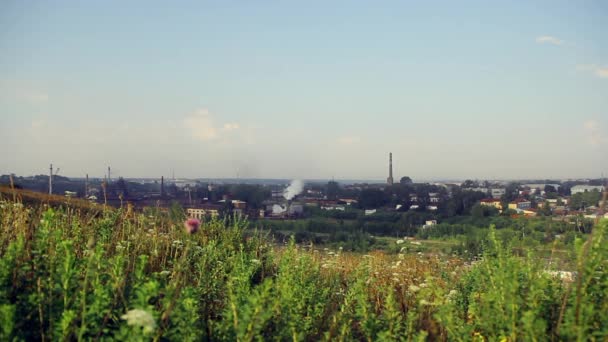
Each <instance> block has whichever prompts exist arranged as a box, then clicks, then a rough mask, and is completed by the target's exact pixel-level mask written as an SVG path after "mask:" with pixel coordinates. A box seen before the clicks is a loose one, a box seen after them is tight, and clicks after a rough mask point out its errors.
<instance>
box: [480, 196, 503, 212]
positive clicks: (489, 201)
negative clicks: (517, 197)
mask: <svg viewBox="0 0 608 342" xmlns="http://www.w3.org/2000/svg"><path fill="white" fill-rule="evenodd" d="M479 204H480V205H484V206H487V207H494V208H496V209H498V210H502V203H501V202H500V200H499V199H496V198H484V199H482V200H481V201H479Z"/></svg>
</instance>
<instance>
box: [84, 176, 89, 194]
mask: <svg viewBox="0 0 608 342" xmlns="http://www.w3.org/2000/svg"><path fill="white" fill-rule="evenodd" d="M84 198H89V174H88V173H87V175H86V177H85V179H84Z"/></svg>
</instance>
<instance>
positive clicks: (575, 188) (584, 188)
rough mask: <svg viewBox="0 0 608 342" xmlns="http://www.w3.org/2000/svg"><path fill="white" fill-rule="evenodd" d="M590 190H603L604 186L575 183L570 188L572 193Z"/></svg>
mask: <svg viewBox="0 0 608 342" xmlns="http://www.w3.org/2000/svg"><path fill="white" fill-rule="evenodd" d="M590 191H599V192H603V191H604V186H603V185H575V186H573V187H572V188H571V189H570V193H572V194H573V195H575V194H579V193H583V192H590Z"/></svg>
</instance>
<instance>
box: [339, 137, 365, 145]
mask: <svg viewBox="0 0 608 342" xmlns="http://www.w3.org/2000/svg"><path fill="white" fill-rule="evenodd" d="M360 141H361V138H359V137H356V136H344V137H341V138H339V139H338V144H340V145H353V144H356V143H358V142H360Z"/></svg>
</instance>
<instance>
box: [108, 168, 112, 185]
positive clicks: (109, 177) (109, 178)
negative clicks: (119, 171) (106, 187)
mask: <svg viewBox="0 0 608 342" xmlns="http://www.w3.org/2000/svg"><path fill="white" fill-rule="evenodd" d="M111 181H112V178H111V176H110V167H109V166H108V183H110V182H111Z"/></svg>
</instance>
